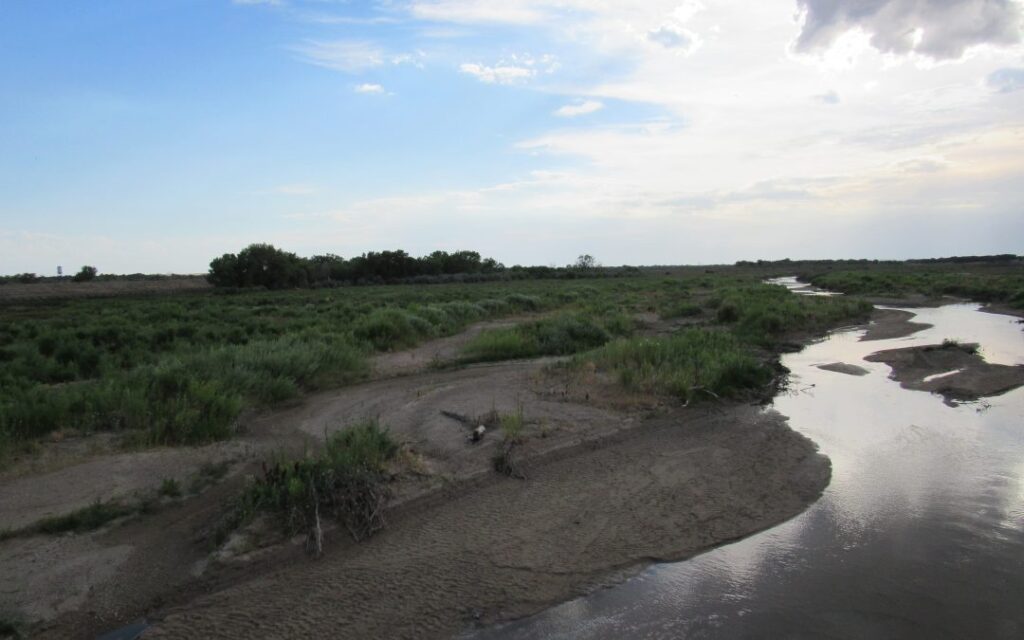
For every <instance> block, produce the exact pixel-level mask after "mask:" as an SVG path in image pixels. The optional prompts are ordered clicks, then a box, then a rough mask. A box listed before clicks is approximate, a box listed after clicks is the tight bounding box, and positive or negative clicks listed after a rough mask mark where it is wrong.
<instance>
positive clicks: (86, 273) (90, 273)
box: [71, 265, 98, 282]
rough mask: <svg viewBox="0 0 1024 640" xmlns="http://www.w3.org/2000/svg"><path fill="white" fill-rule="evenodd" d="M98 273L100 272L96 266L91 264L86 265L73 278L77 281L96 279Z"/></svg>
mask: <svg viewBox="0 0 1024 640" xmlns="http://www.w3.org/2000/svg"><path fill="white" fill-rule="evenodd" d="M97 273H98V272H97V271H96V267H90V266H89V265H85V266H84V267H82V268H81V269H80V270H79V272H78V273H76V274H75V275H74V277H73V278H71V279H72V280H74V281H75V282H89V281H90V280H95V279H96V274H97Z"/></svg>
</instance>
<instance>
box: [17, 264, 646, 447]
mask: <svg viewBox="0 0 1024 640" xmlns="http://www.w3.org/2000/svg"><path fill="white" fill-rule="evenodd" d="M652 284H653V285H655V286H653V287H650V285H652ZM657 285H658V281H656V280H648V279H644V278H639V279H616V280H601V281H597V282H596V284H589V283H588V282H587V281H571V282H564V281H521V282H510V283H493V284H473V285H436V286H387V287H385V286H380V287H350V288H341V289H331V290H302V291H277V292H266V291H253V292H245V293H236V294H217V293H212V292H204V293H186V294H179V295H173V296H164V297H141V298H140V297H131V298H129V297H123V298H111V299H104V300H66V301H59V302H51V303H35V304H20V305H5V306H3V307H0V367H2V368H0V455H3V454H4V453H5V452H6V453H9V452H10V451H12V450H16V449H17V448H19V447H21V446H22V445H24V444H26V443H30V442H32V441H33V440H36V439H39V438H41V437H45V436H47V435H49V434H50V433H53V432H55V431H59V430H75V431H80V432H89V431H97V430H114V431H122V432H125V433H128V434H130V435H131V438H132V439H134V440H135V441H136V442H138V443H139V444H179V443H181V444H195V443H202V442H208V441H211V440H217V439H222V438H225V437H228V436H230V435H231V433H232V429H233V425H234V424H235V421H236V419H237V417H238V415H239V413H240V412H241V411H242V410H243V408H245V407H259V406H269V405H273V404H276V403H279V402H282V401H285V400H288V399H290V398H294V397H295V396H297V395H299V394H301V393H303V392H308V391H312V390H316V389H322V388H327V387H333V386H339V385H344V384H348V383H351V382H353V381H357V380H360V379H364V378H365V377H366V375H367V374H368V370H369V369H368V359H369V356H371V355H372V354H373V353H374V352H378V351H387V350H392V349H400V348H404V347H409V346H412V345H415V344H417V343H419V342H421V341H423V340H427V339H430V338H433V337H437V336H444V335H450V334H452V333H455V332H458V331H460V330H462V329H463V328H464V327H465V326H467V325H468V324H470V323H472V322H475V321H479V320H484V319H488V318H496V317H502V316H509V315H515V314H521V313H529V312H540V311H546V310H550V309H555V308H560V307H568V306H572V305H574V304H576V303H577V301H578V300H580V299H583V298H587V299H593V298H604V299H609V300H611V299H614V300H615V301H616V304H625V303H629V301H634V302H635V304H637V305H640V304H643V302H642V301H643V300H646V299H650V298H651V297H652V296H654V295H656V294H657V292H658V286H657ZM650 304H654V302H651V303H650Z"/></svg>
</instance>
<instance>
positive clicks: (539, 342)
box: [461, 313, 628, 362]
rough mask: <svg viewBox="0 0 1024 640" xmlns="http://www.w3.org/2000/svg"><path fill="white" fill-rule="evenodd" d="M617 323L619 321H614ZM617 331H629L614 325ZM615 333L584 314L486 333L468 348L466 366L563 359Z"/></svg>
mask: <svg viewBox="0 0 1024 640" xmlns="http://www.w3.org/2000/svg"><path fill="white" fill-rule="evenodd" d="M613 318H614V319H613V322H616V321H618V319H617V317H613ZM613 326H614V328H615V330H618V331H622V330H628V329H624V328H622V327H620V326H619V325H613ZM611 337H612V333H611V331H609V330H608V329H606V328H605V326H602V323H601V321H600V320H597V319H595V318H593V317H592V316H588V315H585V314H580V313H573V314H560V315H557V316H555V317H552V318H545V319H543V320H537V321H534V322H528V323H524V324H520V325H517V326H515V327H512V328H508V329H493V330H490V331H484V332H482V333H481V334H480V335H478V336H477V337H475V338H474V339H473V340H472V341H471V342H470V343H469V344H467V345H466V347H465V349H464V350H463V354H462V358H461V359H462V361H463V362H484V361H497V360H513V359H518V358H536V357H539V356H563V355H569V354H573V353H577V352H580V351H587V350H589V349H593V348H595V347H599V346H601V345H603V344H605V343H606V342H608V341H609V340H610V339H611Z"/></svg>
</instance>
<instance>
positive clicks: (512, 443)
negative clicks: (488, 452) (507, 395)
mask: <svg viewBox="0 0 1024 640" xmlns="http://www.w3.org/2000/svg"><path fill="white" fill-rule="evenodd" d="M500 423H501V435H502V440H501V443H500V444H499V445H498V451H497V453H495V454H494V456H493V458H492V459H491V461H492V462H493V463H494V470H495V471H497V472H498V473H500V474H502V475H506V476H508V477H510V478H518V479H520V480H523V479H525V478H526V476H525V475H523V473H522V471H521V470H520V469H519V465H518V464H517V462H516V455H515V451H516V448H517V447H518V446H519V445H521V444H522V443H523V430H524V429H525V428H526V419H525V418H524V416H523V407H522V405H520V406H519V407H518V408H517V409H516V411H515V413H510V414H505V415H502V416H501V417H500Z"/></svg>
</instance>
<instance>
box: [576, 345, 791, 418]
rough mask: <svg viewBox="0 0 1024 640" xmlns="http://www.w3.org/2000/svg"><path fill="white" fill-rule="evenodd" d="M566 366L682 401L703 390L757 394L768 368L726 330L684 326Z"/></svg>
mask: <svg viewBox="0 0 1024 640" xmlns="http://www.w3.org/2000/svg"><path fill="white" fill-rule="evenodd" d="M572 366H574V367H576V368H582V367H584V366H593V367H596V368H597V369H598V370H602V371H606V372H610V373H611V374H613V375H614V376H615V377H616V378H617V380H618V382H619V383H620V384H621V385H622V386H623V387H625V388H626V389H629V390H632V391H643V392H647V393H655V394H662V395H670V396H674V397H676V398H678V399H680V400H682V401H684V402H687V403H689V402H691V401H694V400H699V399H702V398H705V397H707V396H716V397H731V398H742V397H749V396H752V395H755V394H758V393H759V392H760V390H762V389H763V388H764V387H765V386H766V385H767V384H768V383H769V382H770V381H771V380H772V377H773V374H772V371H771V370H770V369H769V368H768V367H767V366H766V365H765V364H763V363H762V362H760V361H759V360H758V359H757V358H755V357H753V356H752V355H750V352H749V349H748V348H747V347H746V345H744V343H743V342H742V341H741V340H740V339H739V338H737V337H736V336H735V335H732V334H731V333H728V332H724V331H718V330H712V329H687V330H685V331H682V332H679V333H676V334H674V335H672V336H669V337H666V338H658V339H650V338H626V339H621V340H616V341H615V342H611V343H609V344H607V345H605V346H604V347H602V348H600V349H597V350H595V351H592V352H590V353H586V354H582V355H579V356H577V357H576V358H575V359H574V361H573V363H572Z"/></svg>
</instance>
